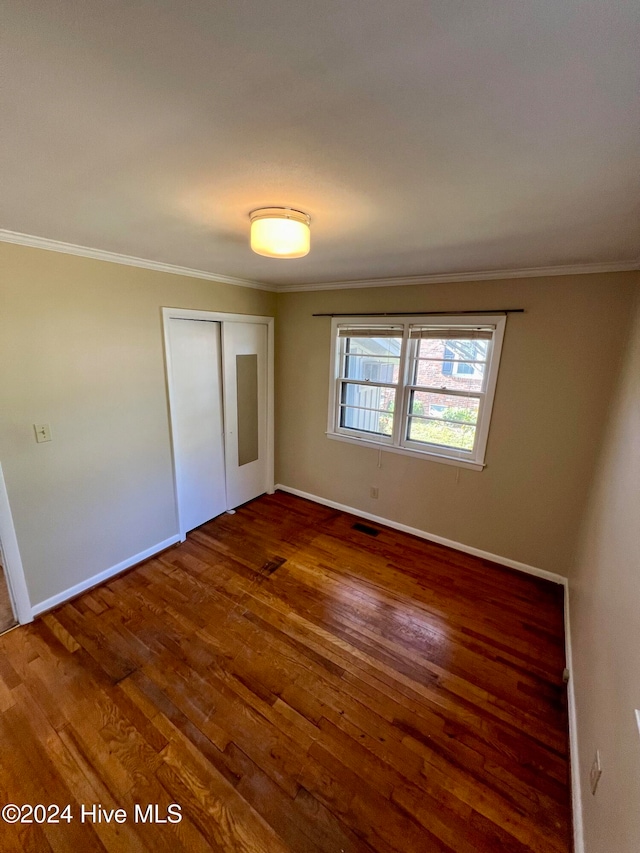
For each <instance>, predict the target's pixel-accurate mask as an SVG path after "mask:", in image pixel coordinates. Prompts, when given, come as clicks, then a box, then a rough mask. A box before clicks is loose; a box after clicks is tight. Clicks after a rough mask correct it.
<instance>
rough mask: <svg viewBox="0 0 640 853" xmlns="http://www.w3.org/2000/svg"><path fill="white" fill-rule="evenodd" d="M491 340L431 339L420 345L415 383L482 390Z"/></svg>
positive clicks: (433, 386) (434, 386) (414, 375)
mask: <svg viewBox="0 0 640 853" xmlns="http://www.w3.org/2000/svg"><path fill="white" fill-rule="evenodd" d="M488 345H489V341H484V340H478V341H474V340H465V339H464V338H462V337H461V338H459V339H455V340H453V339H449V340H448V339H445V338H428V339H422V340H420V341H419V342H418V349H417V359H416V361H415V363H414V370H413V384H414V385H426V386H428V387H430V388H451V389H457V390H460V391H482V389H483V387H484V376H485V367H486V359H487V355H488V352H489V348H488Z"/></svg>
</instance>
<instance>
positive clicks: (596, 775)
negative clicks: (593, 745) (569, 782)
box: [589, 749, 602, 794]
mask: <svg viewBox="0 0 640 853" xmlns="http://www.w3.org/2000/svg"><path fill="white" fill-rule="evenodd" d="M601 776H602V764H601V763H600V750H599V749H596V754H595V756H594V759H593V764H592V765H591V773H589V782H590V784H591V793H592V794H595V792H596V789H597V787H598V782H599V781H600V777H601Z"/></svg>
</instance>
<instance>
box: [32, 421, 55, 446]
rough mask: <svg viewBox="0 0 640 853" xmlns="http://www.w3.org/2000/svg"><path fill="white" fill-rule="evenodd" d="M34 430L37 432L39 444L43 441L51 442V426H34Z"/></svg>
mask: <svg viewBox="0 0 640 853" xmlns="http://www.w3.org/2000/svg"><path fill="white" fill-rule="evenodd" d="M33 428H34V430H35V432H36V441H37V442H38V444H40V443H41V442H43V441H51V427H50V426H49V424H34V425H33Z"/></svg>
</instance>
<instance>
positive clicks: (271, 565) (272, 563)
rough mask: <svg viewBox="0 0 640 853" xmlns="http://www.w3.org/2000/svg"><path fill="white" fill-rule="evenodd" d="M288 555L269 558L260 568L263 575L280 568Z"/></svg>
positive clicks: (270, 573)
mask: <svg viewBox="0 0 640 853" xmlns="http://www.w3.org/2000/svg"><path fill="white" fill-rule="evenodd" d="M286 562H287V560H286V557H274V558H273V559H272V560H268V561H267V562H266V563H265V564H264V566H263V567H262V568H261V569H260V574H261V575H272V574H273V573H274V572H275V570H276V569H279V568H280V566H281V565H282V564H283V563H286Z"/></svg>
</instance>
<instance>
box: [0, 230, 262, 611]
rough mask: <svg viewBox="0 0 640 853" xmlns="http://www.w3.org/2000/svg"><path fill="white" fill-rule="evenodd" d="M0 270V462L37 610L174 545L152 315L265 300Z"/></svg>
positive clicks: (172, 280) (4, 260)
mask: <svg viewBox="0 0 640 853" xmlns="http://www.w3.org/2000/svg"><path fill="white" fill-rule="evenodd" d="M0 270H1V276H2V278H1V283H0V365H1V368H0V460H1V461H2V466H3V469H4V473H5V478H6V481H7V490H8V493H9V500H10V503H11V509H12V513H13V518H14V523H15V527H16V533H17V537H18V542H19V545H20V550H21V555H22V560H23V563H24V569H25V574H26V579H27V586H28V589H29V593H30V597H31V601H32V604H37V603H39V602H41V601H43V600H45V599H47V598H49V597H50V596H53V595H55V594H57V593H60V592H62V591H64V590H65V589H68V588H69V587H71V586H73V585H74V584H77V583H80V582H81V581H83V580H85V579H87V578H89V577H92V576H93V575H95V574H97V573H98V572H101V571H104V570H106V569H109V568H110V567H111V566H114V565H116V564H117V563H119V562H121V561H123V560H126V559H128V558H130V557H132V556H133V555H135V554H138V553H140V552H142V551H144V550H146V549H147V548H150V547H152V546H154V545H155V544H156V543H159V542H162V541H164V540H165V539H167V538H168V537H170V536H172V535H174V534H175V533H176V532H177V525H176V517H175V505H174V494H173V479H172V467H171V454H170V444H169V429H168V413H167V400H166V393H165V375H164V361H163V343H162V330H161V312H160V308H161V306H171V307H183V308H200V309H209V310H214V311H229V312H238V313H249V314H250V313H253V314H265V315H273V313H274V310H273V309H274V307H275V297H274V295H273V294H270V293H264V292H261V291H257V290H252V289H249V288H244V287H233V286H229V285H222V284H216V283H214V282H209V281H201V280H198V279H194V278H187V277H182V276H176V275H170V274H167V273H160V272H154V271H150V270H143V269H137V268H133V267H128V266H122V265H119V264H112V263H106V262H103V261H94V260H90V259H87V258H79V257H74V256H71V255H64V254H58V253H55V252H49V251H44V250H41V249H30V248H25V247H22V246H14V245H10V244H7V243H0ZM39 422H44V423H49V424H50V425H51V432H52V436H53V440H52V441H51V442H50V443H47V444H36V442H35V437H34V432H33V426H32V425H33V424H34V423H39Z"/></svg>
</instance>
